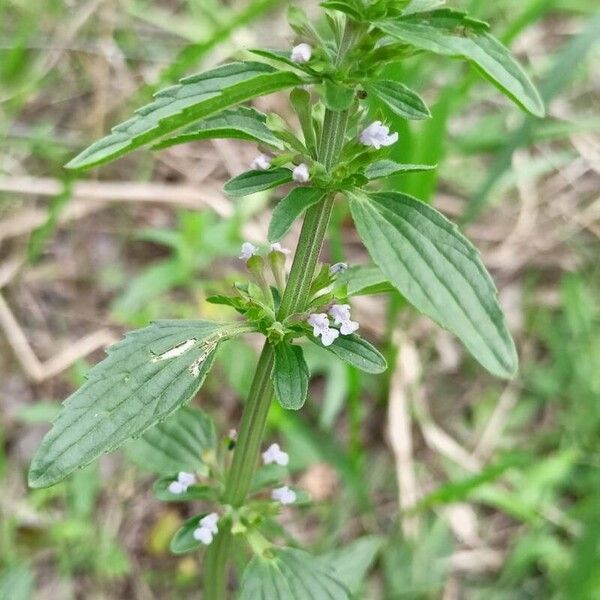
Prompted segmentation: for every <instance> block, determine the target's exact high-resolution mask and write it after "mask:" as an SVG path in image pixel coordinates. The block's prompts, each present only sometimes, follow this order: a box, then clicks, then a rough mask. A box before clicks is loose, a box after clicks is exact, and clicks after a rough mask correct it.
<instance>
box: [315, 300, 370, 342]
mask: <svg viewBox="0 0 600 600" xmlns="http://www.w3.org/2000/svg"><path fill="white" fill-rule="evenodd" d="M328 312H329V316H328V315H327V314H326V313H313V314H312V315H309V317H308V319H307V322H308V324H309V325H310V326H312V328H313V335H314V336H315V337H319V336H320V337H321V342H322V343H323V346H331V344H333V342H335V340H336V339H337V338H338V337H339V335H340V333H341V334H342V335H350V334H351V333H354V332H355V331H356V330H357V329H358V323H357V322H356V321H352V320H351V318H350V305H349V304H334V305H333V306H332V307H331V308H330V309H329V311H328ZM329 317H331V318H332V319H333V322H334V324H335V325H338V326H339V330H338V329H335V328H334V327H331V326H330V323H329Z"/></svg>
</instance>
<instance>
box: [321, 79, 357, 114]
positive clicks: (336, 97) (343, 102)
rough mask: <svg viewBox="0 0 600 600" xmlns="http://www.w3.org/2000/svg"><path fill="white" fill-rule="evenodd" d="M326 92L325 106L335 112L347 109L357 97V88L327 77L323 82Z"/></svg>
mask: <svg viewBox="0 0 600 600" xmlns="http://www.w3.org/2000/svg"><path fill="white" fill-rule="evenodd" d="M323 87H324V89H325V94H324V98H323V100H324V101H325V106H326V107H327V108H329V109H330V110H333V111H335V112H340V111H342V110H347V109H348V108H350V106H351V105H352V102H353V100H354V97H355V90H354V88H353V87H348V86H346V85H344V84H342V83H338V82H337V81H331V80H330V79H326V80H325V83H324V84H323Z"/></svg>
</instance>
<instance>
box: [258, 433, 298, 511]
mask: <svg viewBox="0 0 600 600" xmlns="http://www.w3.org/2000/svg"><path fill="white" fill-rule="evenodd" d="M262 459H263V464H265V465H272V464H276V465H280V466H282V467H286V466H287V465H288V463H289V462H290V457H289V456H288V454H287V452H284V451H283V450H282V449H281V448H280V447H279V444H271V445H270V446H269V447H268V448H267V449H266V450H265V451H264V452H263V453H262ZM271 498H272V499H273V500H275V501H277V502H279V503H280V504H282V505H285V504H293V503H294V502H296V492H294V490H292V489H291V488H290V487H289V486H287V485H284V486H283V487H279V488H275V489H274V490H272V491H271Z"/></svg>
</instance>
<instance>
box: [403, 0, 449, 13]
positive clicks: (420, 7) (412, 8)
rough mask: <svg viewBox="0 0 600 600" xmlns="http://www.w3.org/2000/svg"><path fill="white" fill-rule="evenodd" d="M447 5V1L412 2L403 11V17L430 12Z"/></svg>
mask: <svg viewBox="0 0 600 600" xmlns="http://www.w3.org/2000/svg"><path fill="white" fill-rule="evenodd" d="M445 3H446V0H411V2H409V3H408V6H407V7H406V8H405V9H404V10H403V11H402V14H403V15H412V14H415V13H420V12H429V11H430V10H434V9H436V8H439V7H440V6H442V5H443V4H445Z"/></svg>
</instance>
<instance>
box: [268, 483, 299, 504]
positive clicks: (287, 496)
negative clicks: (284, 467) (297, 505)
mask: <svg viewBox="0 0 600 600" xmlns="http://www.w3.org/2000/svg"><path fill="white" fill-rule="evenodd" d="M271 498H273V500H277V502H280V503H281V504H293V503H294V502H296V492H294V490H291V489H290V488H289V487H288V486H287V485H284V486H283V487H280V488H275V489H274V490H273V491H272V492H271Z"/></svg>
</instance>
